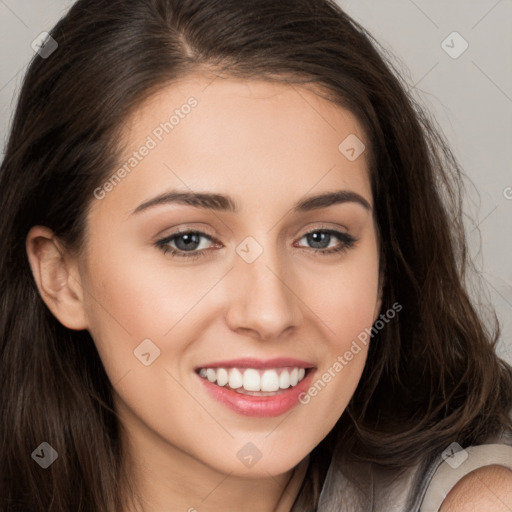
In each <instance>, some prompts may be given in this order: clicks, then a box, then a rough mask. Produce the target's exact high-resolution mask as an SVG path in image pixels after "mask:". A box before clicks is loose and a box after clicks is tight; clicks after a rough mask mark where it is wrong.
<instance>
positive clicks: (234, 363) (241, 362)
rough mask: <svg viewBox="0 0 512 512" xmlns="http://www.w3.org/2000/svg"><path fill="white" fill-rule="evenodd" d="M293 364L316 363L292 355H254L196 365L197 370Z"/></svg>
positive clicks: (309, 365)
mask: <svg viewBox="0 0 512 512" xmlns="http://www.w3.org/2000/svg"><path fill="white" fill-rule="evenodd" d="M285 366H292V367H298V368H313V367H314V364H313V363H310V362H308V361H302V360H300V359H294V358H290V357H276V358H274V359H266V360H263V359H255V358H253V357H244V358H242V359H230V360H229V361H215V362H212V363H205V364H202V365H199V366H196V368H195V369H196V370H199V369H201V368H283V367H285Z"/></svg>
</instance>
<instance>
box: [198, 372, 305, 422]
mask: <svg viewBox="0 0 512 512" xmlns="http://www.w3.org/2000/svg"><path fill="white" fill-rule="evenodd" d="M314 373H315V370H314V369H313V368H311V369H310V370H308V373H307V374H306V376H305V377H304V378H303V379H302V380H301V381H300V382H299V383H298V384H297V385H296V386H294V387H293V388H288V389H284V390H282V391H281V392H280V393H279V394H277V395H267V396H254V395H243V394H242V393H237V392H236V391H233V390H231V389H227V388H223V387H220V386H217V384H213V383H211V382H210V381H209V380H208V379H205V378H203V377H201V376H199V375H198V376H197V377H198V378H199V379H201V382H202V383H203V385H204V386H205V387H206V389H207V390H208V392H209V393H210V394H211V396H212V397H213V398H215V399H216V400H218V401H219V402H221V403H222V404H224V405H226V406H227V407H229V408H230V409H231V410H233V411H235V412H237V413H238V414H243V415H245V416H257V417H260V418H268V417H273V416H279V415H281V414H284V413H285V412H287V411H289V410H290V409H291V408H292V407H294V406H295V405H297V404H298V403H300V402H299V395H300V394H301V393H302V392H305V391H306V390H307V389H308V388H309V385H310V382H311V380H312V378H313V374H314Z"/></svg>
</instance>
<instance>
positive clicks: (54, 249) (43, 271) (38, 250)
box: [26, 226, 87, 330]
mask: <svg viewBox="0 0 512 512" xmlns="http://www.w3.org/2000/svg"><path fill="white" fill-rule="evenodd" d="M26 251H27V256H28V259H29V263H30V268H31V270H32V275H33V276H34V280H35V282H36V285H37V289H38V290H39V294H40V295H41V298H42V299H43V300H44V302H45V304H46V305H47V306H48V308H49V309H50V311H51V312H52V313H53V315H54V316H55V317H56V318H57V320H59V322H60V323H61V324H62V325H64V326H65V327H67V328H68V329H74V330H82V329H86V328H87V318H86V315H85V310H84V304H83V293H82V287H81V284H80V281H79V278H78V276H77V277H74V276H73V275H72V272H71V270H72V268H71V262H70V258H69V257H68V258H66V254H65V252H64V251H63V249H62V247H61V245H60V244H59V242H58V240H57V238H56V237H55V235H54V234H53V232H52V231H51V230H50V229H49V228H46V227H44V226H33V227H32V228H31V230H30V231H29V233H28V235H27V238H26Z"/></svg>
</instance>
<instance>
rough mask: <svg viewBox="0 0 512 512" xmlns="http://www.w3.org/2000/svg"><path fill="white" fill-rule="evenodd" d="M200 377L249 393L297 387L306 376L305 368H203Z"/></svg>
mask: <svg viewBox="0 0 512 512" xmlns="http://www.w3.org/2000/svg"><path fill="white" fill-rule="evenodd" d="M199 375H200V376H201V377H203V378H205V379H208V380H209V381H210V382H215V383H216V384H217V385H218V386H221V387H224V386H226V385H228V386H229V387H230V388H231V389H240V391H242V390H244V391H249V392H259V391H263V392H274V391H279V389H288V388H289V387H293V386H296V385H297V383H298V382H300V381H301V380H302V379H303V378H304V377H305V375H306V370H305V368H282V369H281V368H279V369H268V370H257V369H255V368H246V369H241V370H239V369H238V368H230V369H228V368H201V369H200V370H199Z"/></svg>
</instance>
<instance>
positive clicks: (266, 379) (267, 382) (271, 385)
mask: <svg viewBox="0 0 512 512" xmlns="http://www.w3.org/2000/svg"><path fill="white" fill-rule="evenodd" d="M285 371H286V370H285ZM278 389H279V377H278V376H277V372H276V371H275V370H265V371H264V372H263V375H262V376H261V388H260V391H277V390H278Z"/></svg>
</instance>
